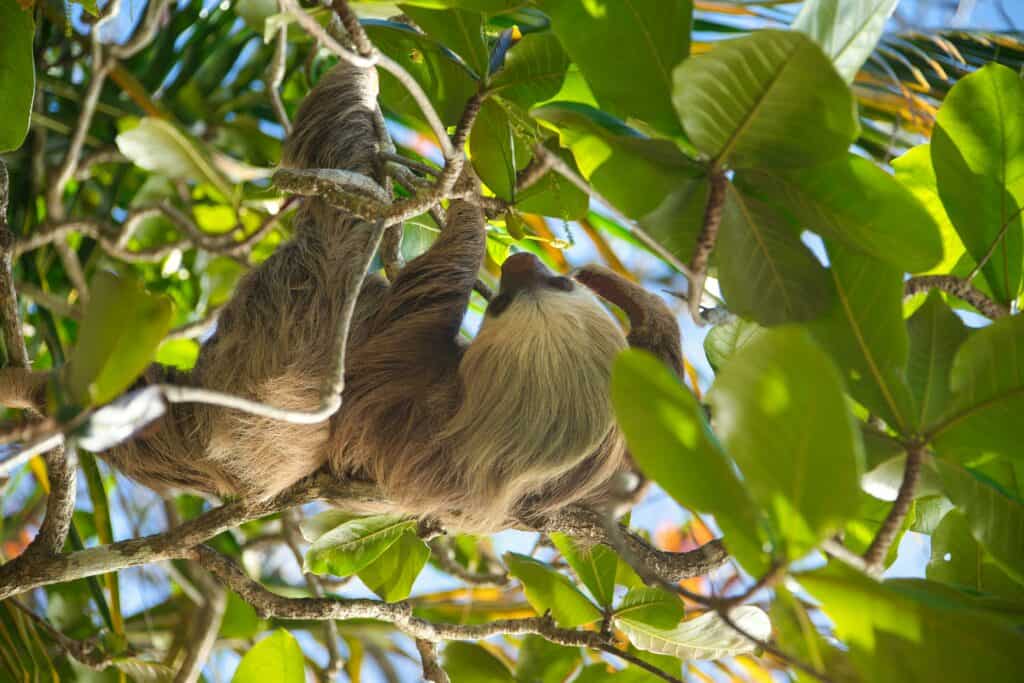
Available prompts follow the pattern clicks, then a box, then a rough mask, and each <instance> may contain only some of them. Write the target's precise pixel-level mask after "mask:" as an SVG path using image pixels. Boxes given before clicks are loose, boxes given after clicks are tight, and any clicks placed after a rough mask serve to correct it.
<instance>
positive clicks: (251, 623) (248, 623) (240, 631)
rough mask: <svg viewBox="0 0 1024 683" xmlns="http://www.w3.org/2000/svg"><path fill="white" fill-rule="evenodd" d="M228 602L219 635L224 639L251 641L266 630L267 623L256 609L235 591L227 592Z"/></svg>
mask: <svg viewBox="0 0 1024 683" xmlns="http://www.w3.org/2000/svg"><path fill="white" fill-rule="evenodd" d="M227 596H228V602H227V607H225V608H224V618H223V619H222V620H221V622H220V631H219V634H220V636H221V637H222V638H238V639H244V640H250V639H252V638H255V637H256V634H258V633H259V632H260V631H263V630H264V629H266V623H265V622H264V621H263V620H262V619H260V617H259V615H258V614H256V609H255V608H254V607H253V606H252V605H250V604H249V603H247V602H246V601H245V600H242V598H240V597H238V595H236V594H235V593H234V591H227Z"/></svg>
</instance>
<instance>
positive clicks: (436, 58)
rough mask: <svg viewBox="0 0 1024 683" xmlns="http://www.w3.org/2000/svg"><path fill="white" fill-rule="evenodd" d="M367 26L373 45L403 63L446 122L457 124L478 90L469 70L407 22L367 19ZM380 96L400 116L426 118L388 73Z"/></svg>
mask: <svg viewBox="0 0 1024 683" xmlns="http://www.w3.org/2000/svg"><path fill="white" fill-rule="evenodd" d="M365 26H366V34H367V36H369V38H370V40H371V41H373V44H374V45H376V46H377V48H378V49H379V50H380V51H381V52H383V53H384V54H386V55H387V56H388V57H391V59H394V60H395V61H396V62H398V63H399V64H401V65H402V66H403V67H404V68H405V70H406V71H408V72H409V74H410V75H411V76H412V77H413V78H414V79H415V80H416V82H417V83H419V84H420V86H421V87H422V88H423V90H424V92H426V93H427V96H428V97H429V98H430V101H431V102H432V103H433V104H434V106H435V107H436V108H437V113H438V115H439V116H440V117H441V120H442V121H443V122H444V124H445V125H447V126H454V125H455V124H456V123H458V122H459V119H460V118H461V117H462V112H463V110H464V109H465V107H466V102H468V101H469V98H470V97H472V96H473V93H475V92H476V90H477V82H476V81H475V80H474V79H473V75H472V74H471V73H470V72H469V70H468V69H466V67H464V66H463V65H462V64H461V63H459V62H457V61H456V60H455V59H454V58H453V57H452V56H451V55H450V54H449V53H448V52H446V51H445V49H444V48H443V47H442V46H441V44H440V43H438V42H437V41H435V40H432V39H431V38H429V37H428V36H425V35H423V34H422V33H417V32H415V31H413V30H412V29H411V28H409V27H408V26H406V25H405V24H399V23H394V22H379V21H367V22H365ZM380 99H381V102H382V103H383V105H384V106H385V107H386V108H387V109H389V110H391V111H393V112H394V113H396V114H398V115H399V116H403V117H407V118H410V119H414V120H416V121H420V122H422V121H424V119H423V113H422V112H421V111H420V108H419V105H417V104H416V101H415V100H413V99H412V96H411V95H410V94H409V91H408V90H406V89H405V87H403V86H402V85H401V84H400V83H399V82H398V80H397V79H395V77H394V76H392V75H391V74H389V73H385V72H381V74H380Z"/></svg>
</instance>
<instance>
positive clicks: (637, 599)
mask: <svg viewBox="0 0 1024 683" xmlns="http://www.w3.org/2000/svg"><path fill="white" fill-rule="evenodd" d="M684 612H685V609H684V608H683V602H682V601H681V600H680V599H679V597H678V596H676V595H673V594H671V593H668V592H666V591H664V590H662V589H660V588H648V587H646V586H645V587H643V588H633V589H631V590H630V591H629V592H628V593H626V596H625V597H624V598H623V599H622V602H621V603H620V604H619V606H618V607H616V608H615V617H616V618H617V619H623V620H627V621H633V622H637V623H640V624H646V625H648V626H653V627H655V628H658V629H663V630H670V629H673V628H675V627H676V626H677V625H678V624H679V622H680V621H682V619H683V614H684Z"/></svg>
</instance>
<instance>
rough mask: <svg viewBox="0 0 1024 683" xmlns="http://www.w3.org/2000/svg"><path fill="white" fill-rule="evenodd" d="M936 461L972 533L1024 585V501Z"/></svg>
mask: <svg viewBox="0 0 1024 683" xmlns="http://www.w3.org/2000/svg"><path fill="white" fill-rule="evenodd" d="M933 462H934V465H935V467H937V468H938V470H939V474H940V475H941V477H942V481H943V483H944V484H945V486H946V494H947V495H948V496H949V499H950V500H951V501H953V504H954V505H956V507H957V509H958V510H959V511H960V512H962V513H963V515H964V517H966V519H967V523H968V525H969V528H970V531H971V535H973V536H974V538H975V540H977V541H978V543H980V544H981V545H982V546H983V547H984V548H985V550H987V551H988V552H989V554H991V555H992V558H993V559H994V560H995V562H996V564H997V565H999V567H1000V568H1001V569H1002V570H1003V571H1004V572H1006V574H1008V575H1009V576H1010V577H1012V578H1013V579H1014V580H1015V581H1017V583H1020V584H1022V585H1024V503H1022V502H1021V500H1020V499H1019V498H1015V497H1012V496H1010V495H1008V494H1007V493H1005V492H1004V491H1001V490H1000V489H998V488H996V487H995V486H994V485H992V484H990V483H989V482H987V481H985V480H983V479H981V478H979V477H978V476H977V475H975V474H973V473H971V472H970V471H969V470H966V469H964V468H962V467H960V466H958V465H955V464H953V463H949V462H945V461H942V460H939V459H935V460H933Z"/></svg>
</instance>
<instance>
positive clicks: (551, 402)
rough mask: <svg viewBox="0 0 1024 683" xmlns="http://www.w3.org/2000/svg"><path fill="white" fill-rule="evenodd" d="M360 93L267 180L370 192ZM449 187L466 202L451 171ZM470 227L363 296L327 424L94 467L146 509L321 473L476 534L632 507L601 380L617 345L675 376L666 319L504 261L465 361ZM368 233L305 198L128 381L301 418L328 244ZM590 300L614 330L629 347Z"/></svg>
mask: <svg viewBox="0 0 1024 683" xmlns="http://www.w3.org/2000/svg"><path fill="white" fill-rule="evenodd" d="M377 89H378V84H377V74H376V72H375V70H374V69H372V68H371V69H362V68H356V67H353V66H350V65H347V64H344V63H342V64H340V65H338V66H336V67H335V68H334V69H333V70H332V71H331V72H329V73H328V74H327V75H325V76H324V77H323V78H322V79H321V80H320V82H319V83H318V84H317V85H316V87H315V88H314V89H313V90H312V91H311V92H310V93H309V95H308V96H307V98H306V99H305V100H304V102H303V103H302V105H301V107H300V108H299V110H298V112H297V114H296V118H295V121H294V126H293V131H292V132H291V134H290V135H289V137H288V139H287V141H286V144H285V148H284V155H283V164H284V165H285V166H288V167H295V168H323V169H345V170H348V171H353V172H357V173H361V174H363V175H365V176H367V177H369V178H373V179H375V180H376V181H377V182H379V183H381V185H382V186H383V184H384V183H383V181H384V169H383V165H382V162H381V160H380V154H379V152H380V150H379V142H378V141H379V140H381V139H382V133H383V131H381V130H379V129H378V125H379V123H378V122H379V121H380V118H379V116H377V115H376V111H377ZM460 182H462V183H468V184H470V185H471V186H473V187H478V183H477V181H476V180H475V178H474V177H473V176H472V171H471V170H469V169H468V168H467V169H466V170H465V171H464V173H463V177H462V178H461V179H460ZM485 226H486V222H485V217H484V215H483V213H482V211H481V208H480V206H479V205H477V204H475V203H473V202H471V201H466V200H452V201H451V202H450V205H449V206H448V208H447V223H446V225H444V226H443V228H442V230H441V233H440V235H439V237H438V238H437V240H436V241H435V242H434V243H433V244H432V245H431V246H430V247H429V249H428V250H427V251H426V252H425V253H423V254H422V255H420V256H419V257H418V258H416V259H414V260H412V261H410V262H409V263H408V264H407V265H406V266H405V267H404V268H403V269H402V270H401V272H400V274H398V276H397V277H396V278H395V279H394V281H393V282H391V283H390V284H388V283H387V282H386V281H385V280H384V279H383V278H381V277H380V276H377V275H370V276H369V277H367V278H366V280H365V282H364V284H363V287H362V289H361V291H360V292H359V297H358V299H357V304H356V310H355V314H354V317H353V320H352V324H351V325H350V328H349V337H348V352H347V354H346V362H345V388H344V391H343V393H342V407H341V409H340V410H339V411H338V412H337V413H336V414H335V415H334V416H333V417H332V418H331V419H330V420H328V421H325V422H323V423H321V424H316V425H297V424H291V423H286V422H281V421H276V420H272V419H268V418H263V417H258V416H254V415H251V414H247V413H244V412H241V411H238V410H233V409H226V408H221V407H216V406H209V405H202V404H175V405H171V406H169V407H168V412H167V413H166V414H165V415H164V416H163V417H162V418H161V419H160V420H159V421H158V423H157V424H156V425H155V426H154V427H153V428H151V429H149V430H147V431H146V432H144V433H143V434H141V435H137V436H136V437H135V438H133V439H132V440H129V441H127V442H125V443H123V444H120V445H118V446H116V447H114V448H112V449H110V450H109V451H107V452H105V453H101V454H100V455H101V456H103V457H104V458H105V459H106V460H107V461H109V462H110V463H111V464H112V465H113V466H115V467H116V468H118V469H119V470H121V471H122V472H123V473H125V474H126V475H128V476H129V477H132V478H133V479H135V480H137V481H139V482H141V483H143V484H145V485H148V486H150V487H152V488H155V489H157V490H166V489H184V490H191V491H198V492H205V493H209V494H215V495H218V496H233V497H249V498H264V497H268V496H272V495H275V494H276V493H279V492H281V491H282V490H284V489H285V488H287V487H288V486H290V485H292V484H293V483H295V482H297V481H298V480H299V479H301V478H302V477H304V476H306V475H309V474H311V473H313V472H314V471H316V470H318V469H319V468H321V467H325V466H326V467H327V468H328V469H329V471H330V472H331V473H333V474H334V475H335V476H337V477H339V478H347V479H357V480H367V481H371V482H373V483H375V484H376V485H377V486H378V487H379V488H380V490H381V493H382V494H383V498H384V499H386V500H387V501H388V503H387V504H386V505H384V504H381V505H375V506H373V507H372V508H371V507H366V508H365V509H360V510H357V511H360V512H391V513H396V514H403V515H412V516H418V517H425V516H431V517H434V518H437V519H439V520H441V521H442V522H443V523H445V524H446V525H447V526H449V527H454V528H457V529H460V530H466V531H478V532H487V531H494V530H498V529H501V528H504V527H506V526H508V525H510V524H511V523H513V522H514V521H515V520H517V519H523V518H526V517H528V516H531V515H543V514H546V513H549V512H551V511H554V510H557V509H559V508H561V507H563V506H566V505H570V504H583V505H588V506H591V507H595V508H599V507H601V506H607V505H610V504H616V505H618V503H620V502H622V501H631V500H633V499H635V498H636V496H637V495H638V493H639V491H640V490H641V489H642V479H641V478H640V477H639V476H630V475H631V473H632V472H633V468H632V466H631V461H630V459H629V455H628V452H627V448H626V444H625V440H624V438H623V435H622V432H621V431H620V429H619V428H618V427H617V426H616V424H615V418H614V414H613V410H612V405H611V401H610V391H609V384H610V376H611V369H612V365H613V362H614V360H615V357H616V356H617V354H619V352H620V351H622V350H623V349H624V348H626V347H627V345H632V346H637V347H641V348H645V349H647V350H649V351H651V352H653V353H654V354H656V355H657V356H658V357H659V358H661V359H662V361H663V362H665V363H666V364H667V365H668V366H669V367H670V368H671V369H672V370H673V371H675V372H676V374H677V375H679V374H680V373H681V368H682V365H681V363H682V356H681V351H680V337H679V331H678V326H677V325H676V322H675V318H674V316H673V315H672V312H671V311H670V310H669V309H668V307H667V306H666V305H665V304H664V303H663V302H662V301H661V299H659V298H658V297H657V296H655V295H653V294H651V293H649V292H647V291H645V290H644V289H643V288H641V287H639V286H638V285H636V284H634V283H632V282H630V281H628V280H626V279H624V278H622V277H620V276H618V275H616V274H614V273H613V272H612V271H610V270H607V269H605V268H602V267H598V266H588V267H585V268H583V269H581V270H580V271H578V272H577V273H576V274H575V276H574V277H572V278H569V277H563V276H560V275H556V274H555V273H552V272H551V271H549V270H548V269H547V268H546V267H545V266H544V265H543V264H542V263H541V262H540V261H539V260H538V259H537V258H536V257H535V256H534V255H532V254H530V253H526V252H523V253H517V254H514V255H512V256H510V257H509V258H508V259H507V260H506V261H505V262H504V264H503V266H502V269H501V278H500V288H499V291H498V293H497V295H496V296H495V297H494V298H493V300H491V301H490V303H489V305H488V306H487V309H486V313H485V315H484V319H483V322H482V324H481V326H480V329H479V332H478V333H477V334H476V336H475V338H474V339H473V340H472V341H471V342H470V343H468V344H467V343H465V342H464V341H463V340H462V339H461V336H460V328H461V326H462V323H463V317H464V316H465V314H466V310H467V306H468V304H469V299H470V292H471V291H472V289H473V286H474V283H475V281H476V278H477V276H478V274H479V271H480V268H481V266H482V262H483V260H484V255H485V242H486V234H485ZM369 229H370V226H369V224H368V223H367V222H365V221H363V220H361V219H360V218H358V217H356V216H353V215H349V214H347V213H345V212H344V211H342V210H339V209H336V208H332V207H331V206H330V205H328V204H327V203H326V202H325V201H324V200H322V199H319V198H316V197H313V198H307V199H305V200H304V204H303V205H302V207H301V208H300V209H299V211H298V213H297V214H296V218H295V230H294V232H295V236H294V239H293V240H292V241H290V242H289V243H287V244H285V245H284V246H282V247H281V248H279V249H278V250H277V251H276V252H275V253H274V254H273V255H272V256H270V257H269V258H268V259H267V260H266V261H265V262H264V263H262V264H261V265H260V266H259V267H257V268H256V269H254V270H253V271H251V272H250V273H249V274H247V275H246V276H245V277H244V278H243V279H242V281H241V282H240V283H239V286H238V288H237V291H236V292H235V294H234V296H233V297H232V299H231V301H230V302H229V303H228V304H227V305H226V306H225V308H224V310H223V312H222V314H221V315H220V318H219V321H218V325H217V330H216V333H215V334H214V335H213V337H212V338H211V339H210V340H209V341H208V342H207V343H205V344H204V345H203V347H202V349H201V352H200V356H199V359H198V361H197V364H196V366H195V368H194V369H193V370H192V371H191V372H188V373H180V372H177V371H174V370H172V369H168V368H164V367H162V366H156V365H154V366H151V367H150V368H149V370H147V372H146V375H145V381H146V382H158V381H159V382H174V383H179V384H188V385H193V386H202V387H206V388H209V389H214V390H218V391H224V392H229V393H232V394H236V395H240V396H244V397H246V398H249V399H253V400H257V401H261V402H264V403H267V404H270V405H274V406H279V407H283V408H290V409H295V410H308V411H312V410H316V409H317V408H318V407H319V404H320V392H321V388H322V387H323V386H324V384H325V380H326V379H328V378H327V377H326V375H327V374H328V373H329V372H330V370H329V369H330V368H331V367H332V362H331V354H332V353H334V349H335V348H336V344H335V335H336V330H337V328H338V322H339V318H340V316H341V312H342V308H343V303H344V302H343V301H342V298H343V297H341V296H339V295H338V292H339V291H341V290H342V283H343V281H344V280H345V276H346V274H347V273H349V272H350V269H351V268H353V267H355V264H353V262H352V261H353V255H352V254H351V253H350V251H351V250H350V249H346V247H345V245H346V240H345V239H344V237H345V235H346V234H349V233H351V232H352V231H360V230H364V231H365V230H369ZM598 295H600V296H601V297H603V298H604V299H605V300H606V301H609V302H611V303H614V304H615V305H617V306H618V307H619V308H620V309H621V310H622V311H623V312H624V313H625V315H626V317H627V318H628V319H629V322H630V330H629V334H628V335H626V334H625V333H624V332H623V330H622V326H621V325H620V323H619V322H618V320H617V319H616V318H615V317H613V315H612V314H611V313H610V312H609V309H608V308H607V307H606V306H605V305H604V304H603V303H602V302H601V300H600V299H599V298H598ZM11 376H12V377H13V375H11ZM22 379H24V378H22ZM8 393H11V392H8ZM15 393H16V392H15ZM36 393H37V394H38V392H36ZM36 398H37V399H38V396H37V397H36ZM8 402H11V401H8ZM35 402H36V403H38V400H37V401H35ZM29 403H32V401H29Z"/></svg>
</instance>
